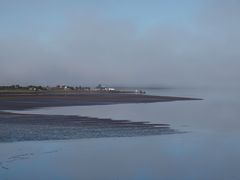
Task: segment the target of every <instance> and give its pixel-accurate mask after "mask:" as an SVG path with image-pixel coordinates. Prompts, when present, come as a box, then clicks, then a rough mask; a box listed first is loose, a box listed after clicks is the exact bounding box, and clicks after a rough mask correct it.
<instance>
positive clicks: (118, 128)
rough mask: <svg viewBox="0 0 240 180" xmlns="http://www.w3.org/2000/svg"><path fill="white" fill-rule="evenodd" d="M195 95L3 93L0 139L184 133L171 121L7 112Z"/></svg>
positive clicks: (150, 101) (0, 110)
mask: <svg viewBox="0 0 240 180" xmlns="http://www.w3.org/2000/svg"><path fill="white" fill-rule="evenodd" d="M183 100H200V99H196V98H185V97H169V96H150V95H133V94H84V95H83V94H81V95H77V96H76V95H67V96H59V95H48V96H46V95H28V96H26V95H7V96H6V95H4V96H3V95H0V143H1V142H18V141H42V140H67V139H82V138H106V137H137V136H152V135H163V134H176V133H183V132H180V131H178V130H175V129H172V128H171V127H170V125H169V124H160V123H159V124H153V123H149V122H147V121H146V122H132V121H129V120H113V119H106V118H92V117H85V116H73V115H41V114H20V113H10V112H4V110H26V109H33V108H43V107H60V106H89V105H107V104H122V103H153V102H169V101H183Z"/></svg>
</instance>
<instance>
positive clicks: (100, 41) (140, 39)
mask: <svg viewBox="0 0 240 180" xmlns="http://www.w3.org/2000/svg"><path fill="white" fill-rule="evenodd" d="M239 9H240V1H239V0H181V1H179V0H101V1H99V0H41V1H38V0H21V1H19V0H0V84H1V85H10V84H22V85H30V84H41V85H50V86H51V85H52V86H53V85H57V84H69V85H89V86H93V85H96V84H99V83H102V84H105V85H115V86H117V85H120V86H121V85H123V86H174V87H199V86H204V87H206V86H235V85H236V84H238V81H239V77H240V71H239V67H240V51H239V50H240V33H239V32H240V23H239V22H240V21H239V19H240V11H239Z"/></svg>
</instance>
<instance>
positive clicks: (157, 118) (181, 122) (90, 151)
mask: <svg viewBox="0 0 240 180" xmlns="http://www.w3.org/2000/svg"><path fill="white" fill-rule="evenodd" d="M155 93H156V91H155ZM160 94H168V95H185V96H188V94H189V95H190V96H193V97H195V96H196V97H200V98H204V99H205V100H204V101H185V102H171V103H153V104H126V105H110V106H91V107H63V108H50V109H43V110H32V111H31V112H34V113H43V112H44V113H49V114H77V115H84V116H94V117H110V118H113V119H128V120H134V121H140V120H141V121H151V122H159V123H169V124H170V125H171V126H172V127H177V128H178V129H180V130H182V129H187V130H189V131H191V132H190V133H187V134H177V135H163V136H153V137H137V138H104V139H83V140H74V141H72V140H71V141H49V142H47V141H45V142H19V143H7V144H3V143H2V144H0V161H1V162H3V164H4V165H5V166H7V167H9V169H8V170H4V169H0V177H9V178H10V177H12V178H17V177H19V176H21V177H23V178H24V179H26V178H28V177H32V178H33V177H47V178H48V179H66V178H67V179H80V178H81V179H137V180H138V179H159V178H161V179H234V178H235V179H239V178H240V173H239V170H238V167H240V156H239V151H240V146H239V143H238V137H239V132H238V131H239V127H240V122H239V117H240V112H239V111H238V110H237V108H238V107H239V105H240V100H239V99H237V97H238V96H237V95H238V94H237V92H234V91H230V92H229V93H227V92H224V91H222V92H219V91H215V90H214V91H207V92H206V91H203V92H197V91H196V90H192V91H191V92H190V91H189V92H187V91H182V92H181V91H176V92H174V91H172V92H169V91H168V92H167V91H165V92H161V93H160ZM52 150H59V151H58V152H56V153H51V154H42V152H45V151H52ZM24 152H34V156H32V157H29V159H26V160H19V161H16V162H14V163H4V161H5V160H6V159H7V158H8V157H9V156H12V155H14V154H20V153H24Z"/></svg>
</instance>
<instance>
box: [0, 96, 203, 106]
mask: <svg viewBox="0 0 240 180" xmlns="http://www.w3.org/2000/svg"><path fill="white" fill-rule="evenodd" d="M187 100H202V99H199V98H188V97H174V96H153V95H139V94H110V93H85V94H78V95H75V94H74V95H69V94H68V95H59V94H51V95H46V94H45V95H32V94H27V95H26V94H24V95H23V94H14V95H12V94H11V95H10V94H8V95H6V94H4V95H3V94H0V110H26V109H33V108H43V107H61V106H89V105H110V104H126V103H154V102H171V101H187Z"/></svg>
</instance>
